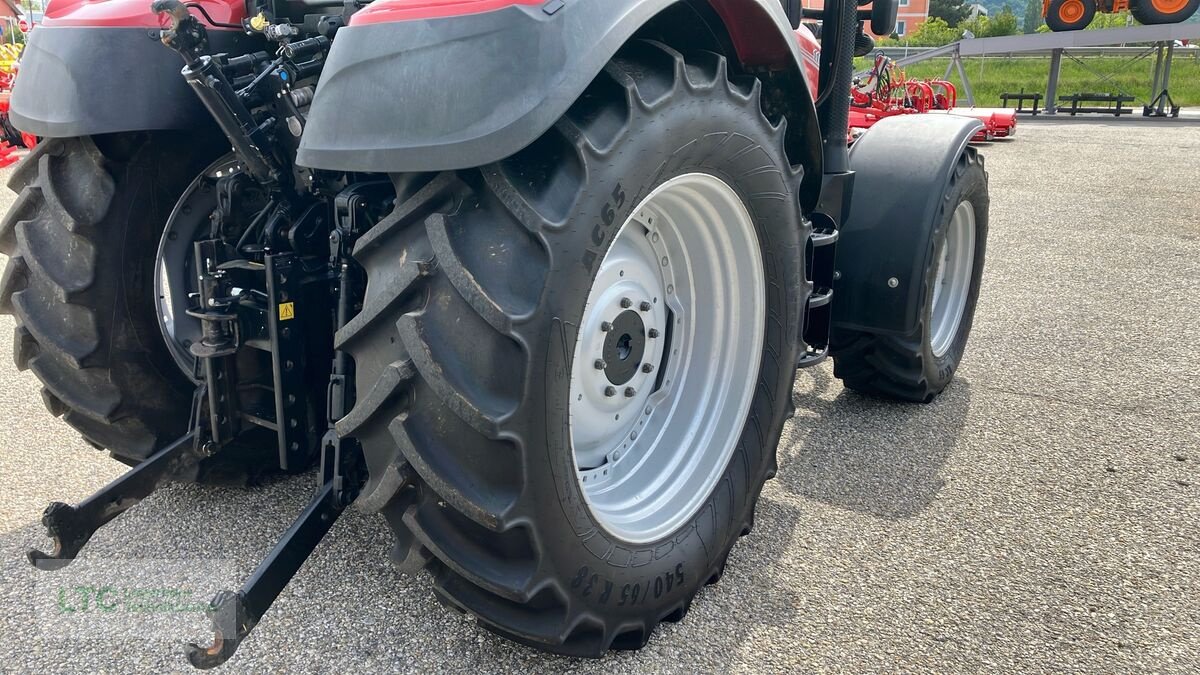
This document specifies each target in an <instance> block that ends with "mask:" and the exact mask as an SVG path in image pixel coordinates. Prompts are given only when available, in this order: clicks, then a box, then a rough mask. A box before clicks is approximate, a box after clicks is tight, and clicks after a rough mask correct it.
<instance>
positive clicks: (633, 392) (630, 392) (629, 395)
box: [625, 387, 637, 398]
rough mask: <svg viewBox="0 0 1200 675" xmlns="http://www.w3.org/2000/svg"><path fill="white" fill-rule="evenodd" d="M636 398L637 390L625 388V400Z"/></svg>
mask: <svg viewBox="0 0 1200 675" xmlns="http://www.w3.org/2000/svg"><path fill="white" fill-rule="evenodd" d="M634 396H637V389H634V388H633V387H625V398H633V397H634Z"/></svg>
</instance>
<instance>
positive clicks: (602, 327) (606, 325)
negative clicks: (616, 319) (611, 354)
mask: <svg viewBox="0 0 1200 675" xmlns="http://www.w3.org/2000/svg"><path fill="white" fill-rule="evenodd" d="M600 330H601V331H603V332H605V333H607V332H608V331H610V330H612V324H611V323H609V322H608V321H601V322H600Z"/></svg>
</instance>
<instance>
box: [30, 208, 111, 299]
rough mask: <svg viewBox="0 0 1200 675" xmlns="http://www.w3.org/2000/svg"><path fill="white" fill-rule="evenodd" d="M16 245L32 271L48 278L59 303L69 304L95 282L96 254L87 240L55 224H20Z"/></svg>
mask: <svg viewBox="0 0 1200 675" xmlns="http://www.w3.org/2000/svg"><path fill="white" fill-rule="evenodd" d="M16 233H17V246H18V247H19V248H20V249H21V250H23V251H26V252H27V254H26V256H25V260H26V262H28V264H29V265H30V267H31V268H32V272H33V273H34V274H37V275H39V276H42V277H45V278H46V279H47V280H48V281H49V282H50V284H51V286H52V287H53V288H54V295H55V297H56V298H57V299H58V301H59V302H62V303H70V302H72V301H73V300H74V299H75V298H77V297H78V295H79V294H80V293H82V292H83V291H86V290H87V289H88V288H91V286H92V284H93V283H94V282H95V279H96V275H95V272H94V270H95V268H96V252H95V249H94V248H93V247H92V244H91V242H89V241H88V240H86V239H84V238H82V237H77V236H75V235H73V234H71V233H70V232H66V231H63V230H61V229H60V228H58V226H57V225H55V224H54V223H45V222H39V221H33V220H30V221H23V222H20V223H17V227H16Z"/></svg>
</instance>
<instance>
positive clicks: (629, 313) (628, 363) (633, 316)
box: [601, 300, 653, 385]
mask: <svg viewBox="0 0 1200 675" xmlns="http://www.w3.org/2000/svg"><path fill="white" fill-rule="evenodd" d="M642 302H645V301H644V300H643V301H642ZM649 308H650V306H649V304H647V305H646V310H647V311H649ZM611 325H612V328H611V329H610V330H608V331H607V333H608V337H606V338H605V339H604V358H603V359H602V360H601V362H602V363H603V364H604V375H605V377H607V378H608V381H609V382H611V383H613V384H615V385H621V384H625V383H626V382H628V381H630V380H632V379H633V376H634V375H635V374H637V372H638V370H640V369H641V368H642V366H643V365H651V367H653V366H652V364H650V363H649V362H647V363H646V364H643V363H642V356H643V355H645V353H646V324H645V323H643V322H642V317H640V316H638V313H637V312H635V311H633V310H630V309H627V310H625V311H624V312H621V313H620V314H619V315H617V318H616V319H615V320H614V321H613V322H612V324H611Z"/></svg>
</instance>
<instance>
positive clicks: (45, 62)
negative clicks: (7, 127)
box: [9, 4, 250, 138]
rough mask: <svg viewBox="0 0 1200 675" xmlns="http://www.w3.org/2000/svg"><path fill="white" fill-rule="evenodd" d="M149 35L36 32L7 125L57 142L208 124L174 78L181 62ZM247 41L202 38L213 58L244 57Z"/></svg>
mask: <svg viewBox="0 0 1200 675" xmlns="http://www.w3.org/2000/svg"><path fill="white" fill-rule="evenodd" d="M147 11H149V4H147ZM152 33H157V31H154V30H151V29H147V28H111V27H90V26H60V27H47V26H38V27H37V28H36V29H34V30H33V32H32V33H30V35H29V41H28V43H27V44H26V45H25V51H24V53H23V54H22V56H21V69H20V71H19V72H18V75H17V81H16V83H15V84H14V87H13V94H12V108H11V110H10V112H9V119H11V120H12V123H13V126H15V127H16V128H18V129H20V130H21V131H24V132H27V133H31V134H34V135H37V136H44V137H52V138H53V137H58V138H65V137H71V136H86V135H90V134H101V133H111V132H117V131H136V130H157V129H189V128H195V127H196V126H197V125H210V124H212V121H211V118H210V117H209V115H208V112H207V111H206V110H205V109H204V106H202V105H201V104H200V100H199V99H198V98H196V95H195V94H194V93H192V90H191V88H190V87H188V85H187V83H186V82H184V80H183V76H182V75H180V74H179V71H180V70H181V69H182V68H183V60H182V59H180V58H179V55H178V54H176V53H175V52H173V51H171V50H170V49H168V48H167V47H165V46H163V44H162V43H161V42H159V41H158V39H157V38H156V37H155V36H153V35H152ZM249 40H250V38H248V37H246V36H243V35H241V34H240V33H235V32H233V31H216V30H213V31H209V42H210V44H211V45H212V50H213V51H214V52H229V53H234V54H239V53H243V52H245V51H250V50H249V48H248V46H247V45H248V44H249Z"/></svg>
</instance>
